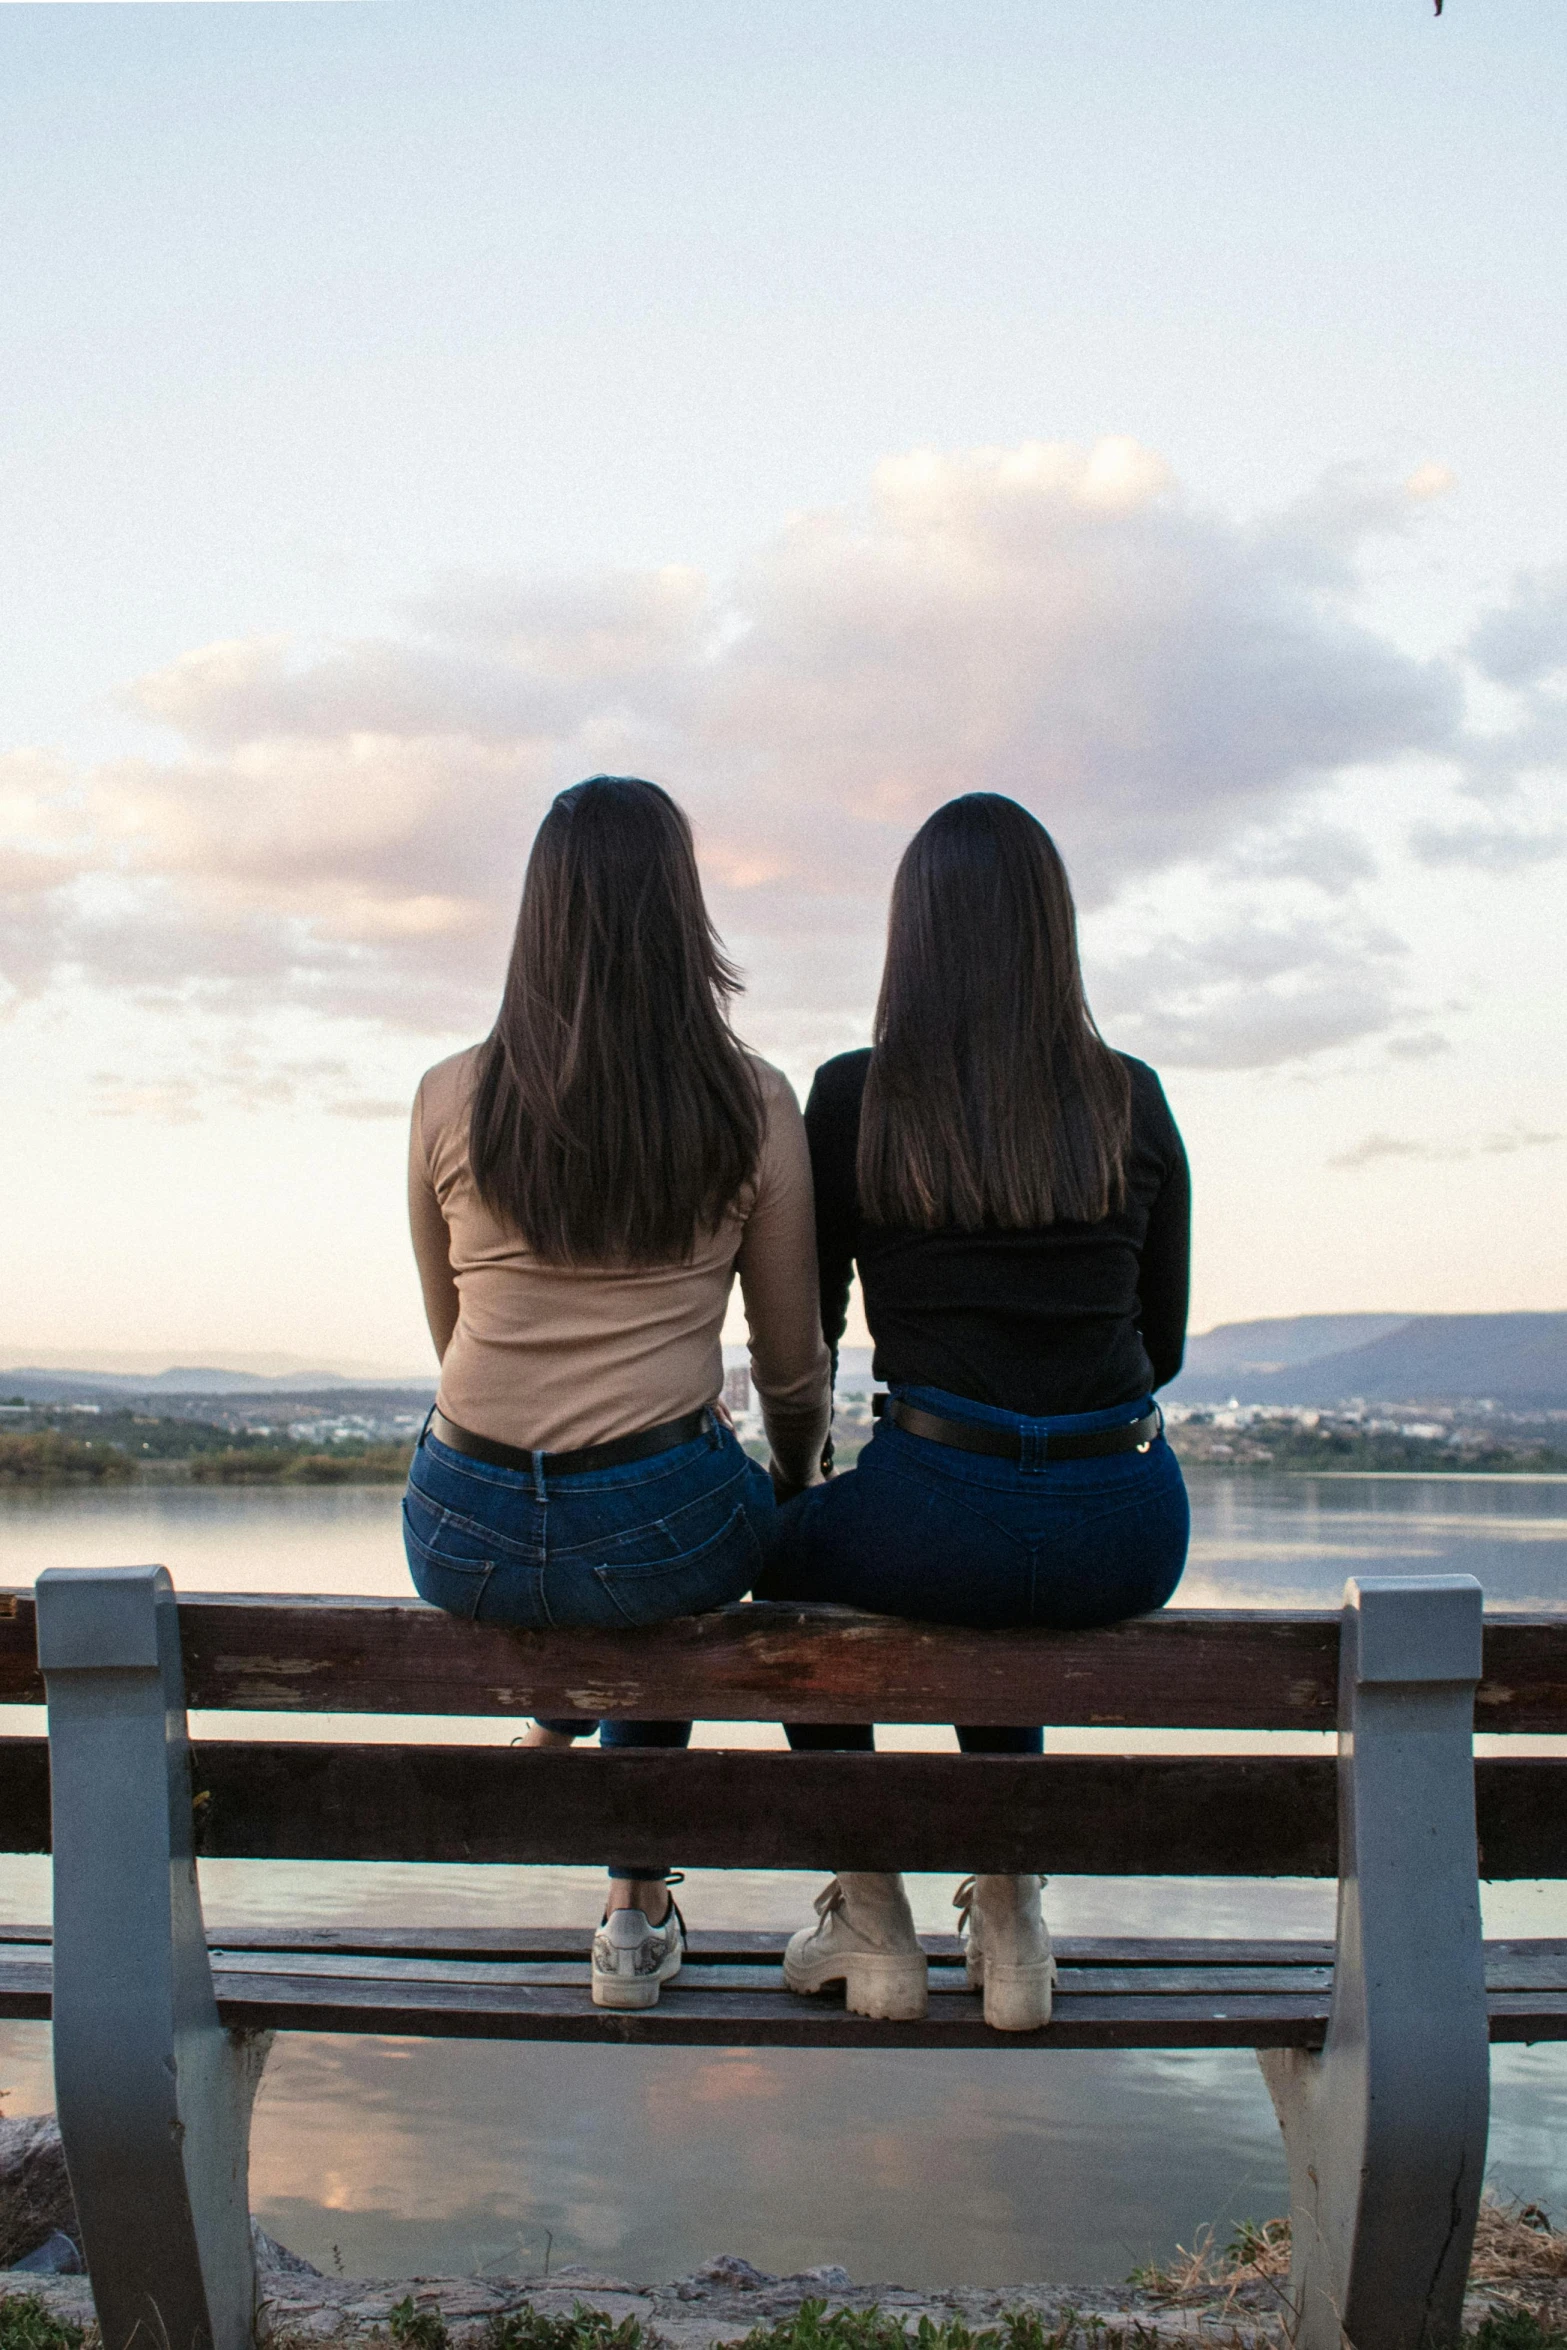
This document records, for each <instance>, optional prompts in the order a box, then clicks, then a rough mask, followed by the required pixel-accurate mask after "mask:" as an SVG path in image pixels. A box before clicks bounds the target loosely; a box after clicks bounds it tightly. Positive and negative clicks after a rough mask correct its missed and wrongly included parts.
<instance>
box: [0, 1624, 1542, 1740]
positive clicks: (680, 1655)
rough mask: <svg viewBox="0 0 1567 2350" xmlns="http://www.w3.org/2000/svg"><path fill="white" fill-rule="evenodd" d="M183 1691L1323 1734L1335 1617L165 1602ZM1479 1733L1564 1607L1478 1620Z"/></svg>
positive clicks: (1534, 1710)
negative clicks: (683, 1612)
mask: <svg viewBox="0 0 1567 2350" xmlns="http://www.w3.org/2000/svg"><path fill="white" fill-rule="evenodd" d="M180 1632H181V1641H182V1646H183V1649H184V1656H185V1680H186V1689H187V1694H188V1699H189V1702H190V1704H191V1705H192V1706H195V1707H201V1708H218V1709H224V1708H231V1707H243V1708H255V1709H257V1710H260V1711H265V1712H283V1713H289V1712H304V1713H345V1714H356V1713H357V1714H367V1713H397V1714H426V1715H442V1714H467V1715H486V1714H492V1715H528V1714H532V1713H546V1714H548V1713H557V1714H558V1713H569V1712H579V1711H580V1712H589V1713H603V1714H607V1715H615V1714H619V1715H622V1716H626V1717H629V1718H631V1719H633V1720H636V1719H647V1718H655V1719H656V1718H659V1717H666V1718H667V1717H669V1716H685V1715H690V1716H692V1717H694V1718H696V1719H698V1720H707V1721H756V1722H776V1721H786V1720H789V1719H791V1718H793V1719H797V1720H799V1719H804V1720H809V1721H819V1722H845V1721H859V1720H864V1719H866V1718H867V1717H869V1716H872V1715H874V1717H875V1719H876V1720H878V1721H882V1722H951V1721H967V1722H993V1723H1017V1724H1025V1723H1035V1722H1046V1723H1051V1724H1059V1725H1063V1726H1065V1725H1070V1724H1101V1725H1105V1726H1111V1727H1123V1726H1124V1727H1126V1728H1143V1729H1194V1730H1207V1729H1232V1730H1331V1729H1333V1728H1334V1726H1335V1724H1336V1721H1337V1713H1338V1693H1337V1673H1338V1636H1339V1616H1338V1611H1337V1610H1336V1609H1332V1610H1328V1609H1324V1610H1321V1611H1318V1610H1310V1611H1300V1612H1287V1611H1285V1610H1282V1609H1280V1610H1264V1609H1255V1610H1252V1609H1226V1608H1202V1609H1195V1608H1194V1609H1179V1608H1172V1609H1167V1610H1166V1611H1165V1612H1164V1613H1163V1614H1162V1615H1158V1616H1150V1617H1146V1618H1143V1619H1142V1620H1140V1621H1138V1622H1134V1623H1130V1624H1119V1625H1115V1626H1112V1627H1111V1628H1110V1629H1109V1630H1106V1631H1098V1632H1074V1633H1054V1632H1033V1631H1025V1632H971V1631H965V1630H960V1629H958V1628H955V1627H952V1626H942V1625H932V1624H912V1623H905V1622H903V1621H901V1620H899V1619H898V1618H896V1617H890V1616H863V1615H856V1614H854V1613H852V1612H851V1611H849V1610H847V1609H838V1608H795V1607H781V1606H774V1605H754V1604H753V1605H750V1606H741V1607H733V1608H723V1609H720V1610H718V1611H717V1612H716V1613H715V1614H713V1615H708V1616H687V1617H682V1618H680V1619H678V1620H677V1621H675V1622H673V1623H668V1624H659V1625H654V1626H652V1627H651V1628H650V1629H648V1630H646V1631H641V1632H624V1633H622V1632H573V1631H553V1632H547V1633H536V1632H509V1631H504V1630H500V1629H497V1628H496V1627H493V1626H489V1625H475V1624H465V1623H460V1622H457V1621H455V1620H454V1619H453V1618H451V1617H450V1616H446V1615H443V1614H442V1613H441V1612H440V1611H439V1610H438V1609H435V1608H429V1607H425V1606H423V1605H421V1604H420V1603H418V1602H417V1601H405V1600H391V1599H342V1598H321V1599H316V1598H304V1597H295V1596H293V1595H289V1596H287V1597H281V1596H280V1597H277V1598H266V1597H257V1596H250V1595H247V1596H235V1597H229V1596H227V1595H213V1596H205V1597H190V1598H182V1599H181V1601H180ZM1485 1641H1486V1677H1485V1679H1484V1681H1483V1682H1482V1684H1481V1686H1480V1690H1479V1693H1478V1696H1477V1700H1476V1710H1475V1722H1476V1727H1477V1728H1478V1729H1482V1730H1505V1731H1523V1730H1531V1731H1551V1730H1567V1617H1564V1616H1561V1615H1553V1616H1503V1617H1493V1618H1491V1619H1490V1620H1489V1621H1488V1623H1487V1625H1486V1633H1485ZM42 1700H43V1681H42V1677H41V1675H40V1674H39V1671H38V1664H37V1656H36V1650H35V1644H34V1628H33V1600H32V1594H31V1593H30V1592H14V1593H5V1592H0V1703H10V1704H41V1703H42Z"/></svg>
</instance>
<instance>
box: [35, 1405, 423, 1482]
mask: <svg viewBox="0 0 1567 2350" xmlns="http://www.w3.org/2000/svg"><path fill="white" fill-rule="evenodd" d="M30 1417H31V1415H30ZM412 1456H413V1445H412V1442H411V1441H404V1440H402V1439H395V1440H393V1441H390V1442H387V1441H384V1440H380V1441H378V1440H377V1439H375V1438H372V1437H360V1438H354V1437H350V1438H346V1439H343V1440H334V1441H333V1442H332V1444H331V1445H330V1447H329V1448H326V1447H323V1446H322V1444H321V1443H320V1441H319V1440H316V1441H314V1442H312V1441H311V1440H310V1439H309V1438H294V1437H290V1436H284V1435H275V1434H273V1433H272V1432H270V1431H268V1432H266V1433H261V1432H256V1433H251V1432H250V1431H248V1430H245V1429H242V1428H240V1429H236V1428H224V1427H219V1426H218V1425H216V1424H215V1423H213V1422H209V1421H202V1420H179V1419H162V1418H154V1417H152V1416H151V1415H149V1414H145V1413H138V1412H131V1411H121V1412H105V1413H103V1414H102V1415H101V1416H99V1417H95V1419H94V1421H93V1424H92V1433H91V1435H78V1434H76V1433H75V1431H74V1430H69V1429H65V1428H62V1427H60V1426H59V1425H58V1424H57V1423H55V1422H54V1421H53V1420H47V1421H46V1420H44V1419H43V1417H42V1416H41V1415H39V1416H38V1419H37V1424H35V1425H32V1426H27V1427H17V1428H0V1492H4V1491H8V1490H11V1489H14V1488H17V1487H22V1486H26V1487H29V1488H37V1487H43V1486H57V1485H91V1486H127V1485H401V1484H402V1483H403V1481H404V1479H405V1478H406V1477H407V1475H408V1463H409V1461H410V1459H411V1458H412Z"/></svg>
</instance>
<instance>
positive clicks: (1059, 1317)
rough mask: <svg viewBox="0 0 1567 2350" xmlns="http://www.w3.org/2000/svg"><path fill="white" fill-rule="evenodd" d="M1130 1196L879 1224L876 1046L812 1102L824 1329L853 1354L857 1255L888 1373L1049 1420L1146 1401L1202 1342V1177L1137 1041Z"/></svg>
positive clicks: (824, 1080) (843, 1065)
mask: <svg viewBox="0 0 1567 2350" xmlns="http://www.w3.org/2000/svg"><path fill="white" fill-rule="evenodd" d="M1119 1057H1120V1059H1121V1060H1122V1062H1123V1064H1124V1066H1125V1068H1126V1070H1127V1072H1128V1074H1129V1076H1130V1077H1131V1081H1132V1134H1131V1150H1130V1153H1129V1156H1128V1161H1127V1171H1126V1175H1127V1179H1126V1198H1125V1202H1124V1204H1123V1205H1122V1206H1121V1207H1120V1208H1118V1209H1116V1211H1115V1212H1114V1213H1113V1214H1112V1215H1109V1216H1106V1217H1104V1218H1103V1219H1102V1220H1101V1221H1100V1222H1098V1223H1096V1224H1067V1223H1057V1224H1051V1225H1048V1226H1046V1227H1044V1228H1043V1229H1042V1230H1038V1231H1021V1232H1020V1231H1001V1230H987V1231H982V1232H956V1231H940V1232H908V1231H893V1230H889V1229H886V1228H884V1227H880V1226H876V1225H872V1224H868V1223H866V1221H865V1220H864V1218H863V1217H862V1216H861V1214H860V1204H859V1195H858V1191H857V1187H856V1184H855V1157H856V1153H857V1151H858V1148H859V1137H860V1100H861V1097H862V1095H863V1093H864V1091H865V1076H866V1072H867V1070H868V1069H869V1067H870V1059H871V1057H870V1054H869V1053H868V1052H858V1053H842V1054H840V1055H839V1057H838V1059H837V1060H835V1061H828V1062H826V1063H825V1064H824V1066H823V1067H822V1068H820V1069H818V1070H817V1072H816V1082H815V1083H814V1085H813V1086H812V1087H811V1098H810V1100H809V1101H808V1102H807V1103H806V1106H805V1130H806V1133H807V1135H808V1137H809V1139H810V1145H811V1168H812V1173H813V1175H814V1178H815V1185H816V1249H817V1256H818V1259H819V1261H820V1265H821V1277H822V1330H823V1334H824V1335H825V1337H826V1339H827V1343H828V1345H829V1346H830V1347H831V1348H832V1349H833V1356H834V1360H835V1361H836V1359H837V1349H838V1341H839V1340H840V1339H841V1338H842V1336H843V1328H844V1322H845V1320H846V1319H847V1315H848V1307H849V1283H850V1279H851V1277H852V1274H853V1270H854V1267H855V1265H856V1264H858V1266H859V1269H860V1282H861V1286H862V1288H863V1290H864V1295H865V1318H866V1320H867V1322H868V1323H869V1324H870V1329H871V1336H872V1338H873V1339H874V1340H875V1343H876V1353H875V1358H874V1371H875V1375H876V1377H877V1378H878V1379H881V1380H884V1381H885V1382H886V1383H887V1384H888V1385H889V1386H893V1387H903V1386H909V1387H941V1388H945V1389H946V1391H947V1392H948V1393H949V1394H951V1395H963V1396H967V1397H969V1398H970V1400H971V1401H973V1402H975V1403H985V1404H992V1405H995V1406H997V1407H999V1409H1001V1410H1002V1411H1008V1412H1021V1413H1023V1414H1025V1415H1027V1416H1029V1417H1031V1418H1036V1417H1037V1418H1045V1417H1047V1416H1049V1415H1050V1414H1053V1413H1060V1412H1095V1411H1104V1410H1107V1409H1108V1408H1109V1407H1110V1406H1111V1405H1113V1404H1118V1403H1132V1402H1135V1401H1136V1400H1137V1398H1138V1397H1139V1396H1144V1395H1147V1394H1148V1393H1149V1392H1150V1390H1151V1389H1153V1388H1155V1387H1162V1386H1163V1385H1164V1383H1165V1381H1166V1380H1167V1379H1173V1378H1174V1377H1175V1374H1176V1372H1177V1371H1178V1370H1179V1369H1180V1367H1181V1354H1182V1350H1183V1348H1184V1345H1185V1340H1186V1302H1187V1287H1188V1278H1189V1266H1190V1247H1191V1243H1190V1230H1191V1179H1190V1176H1189V1174H1188V1171H1187V1165H1186V1152H1185V1150H1184V1148H1183V1146H1182V1143H1181V1137H1180V1134H1179V1132H1178V1131H1177V1128H1176V1124H1175V1120H1174V1118H1173V1117H1172V1116H1171V1115H1170V1106H1169V1104H1168V1102H1167V1101H1166V1100H1165V1098H1164V1089H1163V1087H1162V1086H1161V1085H1160V1083H1159V1080H1158V1078H1157V1077H1156V1076H1155V1075H1154V1072H1153V1071H1152V1070H1151V1069H1150V1068H1148V1067H1147V1066H1146V1065H1145V1064H1144V1063H1143V1062H1142V1061H1134V1060H1132V1059H1131V1058H1130V1057H1129V1056H1128V1055H1127V1054H1124V1053H1123V1054H1121V1055H1120V1056H1119Z"/></svg>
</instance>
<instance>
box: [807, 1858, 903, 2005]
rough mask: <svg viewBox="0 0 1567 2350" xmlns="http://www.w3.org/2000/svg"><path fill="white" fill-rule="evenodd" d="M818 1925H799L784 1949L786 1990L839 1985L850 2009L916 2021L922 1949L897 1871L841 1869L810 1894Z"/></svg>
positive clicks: (809, 1989)
mask: <svg viewBox="0 0 1567 2350" xmlns="http://www.w3.org/2000/svg"><path fill="white" fill-rule="evenodd" d="M816 1914H817V1916H818V1918H819V1919H820V1920H821V1923H820V1925H818V1926H802V1927H801V1928H800V1931H799V1933H798V1934H795V1935H793V1936H792V1937H791V1939H790V1942H789V1947H788V1949H787V1950H786V1951H785V1952H784V1962H783V1964H784V1981H785V1982H786V1983H787V1984H788V1986H789V1988H790V1990H791V1991H821V1990H823V1989H825V1987H826V1986H827V1984H829V1983H839V1982H841V1983H842V1985H843V2002H844V2005H845V2007H847V2008H848V2009H849V2010H850V2011H851V2013H852V2014H854V2015H870V2016H878V2017H880V2018H881V2020H882V2021H883V2022H884V2023H896V2024H913V2023H918V2022H919V2020H920V2018H921V2016H923V2014H924V2013H925V2006H926V1991H927V1985H926V1979H925V1953H924V1951H923V1950H922V1949H921V1948H920V1943H919V1936H918V1935H917V1934H916V1933H915V1931H914V1920H913V1918H912V1916H911V1915H910V1913H909V1904H908V1899H907V1896H906V1895H905V1893H904V1890H903V1879H902V1878H901V1877H883V1876H874V1875H870V1874H868V1873H866V1872H864V1871H860V1870H857V1871H855V1872H853V1873H852V1874H851V1872H850V1871H849V1870H847V1869H845V1870H843V1871H841V1872H840V1874H839V1875H838V1876H836V1877H834V1878H833V1880H832V1882H831V1884H830V1885H828V1886H827V1887H826V1888H825V1889H824V1890H823V1891H822V1892H821V1893H819V1894H818V1895H817V1898H816Z"/></svg>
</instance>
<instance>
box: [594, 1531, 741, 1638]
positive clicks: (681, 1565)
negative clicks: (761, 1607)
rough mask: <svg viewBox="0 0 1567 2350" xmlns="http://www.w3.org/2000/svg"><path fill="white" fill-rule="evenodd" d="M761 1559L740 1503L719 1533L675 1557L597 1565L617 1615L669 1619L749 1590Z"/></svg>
mask: <svg viewBox="0 0 1567 2350" xmlns="http://www.w3.org/2000/svg"><path fill="white" fill-rule="evenodd" d="M761 1563H762V1546H761V1543H760V1542H759V1541H758V1539H757V1534H756V1528H755V1527H754V1526H753V1525H752V1523H751V1520H750V1518H749V1517H748V1516H747V1514H746V1512H745V1509H744V1507H743V1506H742V1507H737V1508H736V1509H734V1510H733V1511H732V1512H731V1514H730V1516H729V1517H728V1518H727V1519H726V1520H725V1522H724V1524H723V1525H722V1526H720V1527H719V1529H718V1532H717V1533H716V1534H713V1535H710V1536H709V1537H708V1539H707V1541H706V1542H701V1543H698V1545H697V1547H696V1549H695V1550H688V1551H685V1552H683V1553H681V1554H680V1555H678V1556H677V1557H675V1558H662V1559H646V1560H640V1561H637V1562H635V1563H627V1564H626V1565H622V1566H612V1567H605V1566H598V1567H595V1568H594V1569H593V1576H594V1580H595V1581H596V1582H597V1584H598V1585H599V1588H600V1589H601V1590H602V1592H603V1593H604V1596H605V1598H606V1599H607V1600H608V1601H609V1603H610V1605H611V1606H612V1607H613V1608H614V1610H615V1612H616V1614H617V1615H619V1616H621V1617H623V1618H624V1619H625V1621H626V1622H627V1623H628V1624H632V1625H636V1626H639V1627H640V1626H642V1625H646V1624H662V1623H667V1622H668V1621H669V1619H670V1618H671V1617H672V1616H700V1615H705V1614H706V1613H707V1611H708V1610H709V1608H715V1607H723V1606H725V1605H726V1604H727V1603H728V1602H729V1601H730V1600H733V1599H739V1598H740V1597H741V1595H742V1594H743V1593H744V1592H747V1591H749V1590H750V1588H751V1585H752V1583H753V1582H754V1581H755V1579H756V1576H757V1573H758V1570H759V1569H760V1567H761Z"/></svg>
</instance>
